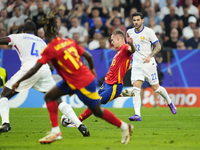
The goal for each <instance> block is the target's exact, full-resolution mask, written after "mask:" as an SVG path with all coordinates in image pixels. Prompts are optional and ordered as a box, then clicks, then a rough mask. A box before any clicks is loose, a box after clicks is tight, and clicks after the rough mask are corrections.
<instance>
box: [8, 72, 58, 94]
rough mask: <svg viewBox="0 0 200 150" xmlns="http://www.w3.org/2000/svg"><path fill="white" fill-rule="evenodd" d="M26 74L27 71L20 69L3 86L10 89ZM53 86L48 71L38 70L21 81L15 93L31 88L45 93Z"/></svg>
mask: <svg viewBox="0 0 200 150" xmlns="http://www.w3.org/2000/svg"><path fill="white" fill-rule="evenodd" d="M26 73H27V71H24V70H22V69H20V70H19V71H18V72H17V73H15V74H14V75H13V76H12V77H11V79H10V80H9V81H8V82H7V83H6V84H5V86H6V87H7V88H9V89H12V85H13V84H15V83H16V82H17V81H18V80H19V79H20V78H21V77H23V76H24V75H25V74H26ZM54 85H56V82H55V81H54V79H53V77H52V74H51V71H50V69H39V70H38V71H37V72H36V73H35V74H34V75H33V76H32V77H30V78H28V79H27V80H24V81H22V82H21V83H20V84H19V87H18V88H17V89H16V91H17V92H22V91H24V90H28V89H30V88H32V87H33V88H34V89H36V90H37V91H40V92H47V91H49V90H50V89H51V88H52V87H53V86H54Z"/></svg>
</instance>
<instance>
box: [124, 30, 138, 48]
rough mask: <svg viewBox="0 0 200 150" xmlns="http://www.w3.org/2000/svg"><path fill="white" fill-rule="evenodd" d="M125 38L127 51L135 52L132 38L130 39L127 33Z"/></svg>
mask: <svg viewBox="0 0 200 150" xmlns="http://www.w3.org/2000/svg"><path fill="white" fill-rule="evenodd" d="M126 38H127V42H128V45H130V47H129V49H128V50H129V51H130V52H135V51H136V47H135V45H134V44H133V38H131V37H130V36H129V34H128V33H127V34H126Z"/></svg>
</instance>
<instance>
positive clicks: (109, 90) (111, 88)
mask: <svg viewBox="0 0 200 150" xmlns="http://www.w3.org/2000/svg"><path fill="white" fill-rule="evenodd" d="M122 88H123V85H122V84H107V83H105V81H104V82H103V85H102V86H101V87H100V90H99V92H98V93H99V95H100V97H101V98H100V99H101V104H106V103H108V102H110V101H112V100H113V99H114V98H116V97H117V96H119V95H120V94H121V92H122Z"/></svg>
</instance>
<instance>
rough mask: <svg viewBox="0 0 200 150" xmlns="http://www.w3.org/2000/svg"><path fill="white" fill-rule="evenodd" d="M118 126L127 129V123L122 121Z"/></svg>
mask: <svg viewBox="0 0 200 150" xmlns="http://www.w3.org/2000/svg"><path fill="white" fill-rule="evenodd" d="M120 128H121V129H122V130H123V131H124V130H127V129H128V124H127V123H125V122H123V121H122V124H121V126H120Z"/></svg>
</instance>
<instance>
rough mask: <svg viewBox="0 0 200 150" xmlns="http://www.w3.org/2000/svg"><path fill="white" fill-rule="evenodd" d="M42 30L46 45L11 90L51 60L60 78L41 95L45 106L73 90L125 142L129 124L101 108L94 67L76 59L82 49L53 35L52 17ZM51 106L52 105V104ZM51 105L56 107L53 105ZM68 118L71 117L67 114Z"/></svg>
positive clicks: (55, 31)
mask: <svg viewBox="0 0 200 150" xmlns="http://www.w3.org/2000/svg"><path fill="white" fill-rule="evenodd" d="M44 29H45V37H46V40H47V41H48V43H49V44H48V46H47V47H46V48H45V49H44V51H43V52H42V54H41V56H42V58H41V59H39V60H38V61H37V63H36V64H35V66H34V67H33V68H32V69H30V70H29V71H28V72H27V74H25V75H24V76H23V77H22V78H21V79H19V80H18V81H17V82H16V83H15V84H14V85H13V87H12V89H13V90H15V89H16V88H17V87H18V86H19V84H20V82H22V81H23V80H26V79H28V78H29V77H31V76H32V75H34V74H35V73H36V72H37V71H38V70H39V68H40V67H41V66H42V65H43V64H45V63H47V62H49V61H51V62H52V64H53V65H54V67H55V68H56V70H57V72H58V73H59V74H60V75H61V77H62V78H63V80H62V81H60V82H59V83H57V84H56V86H54V87H53V88H52V89H51V90H50V91H49V92H47V93H46V94H45V97H44V98H45V101H46V103H47V105H48V104H49V103H52V102H54V101H55V100H56V99H57V98H59V97H61V96H63V95H66V94H74V93H75V94H77V95H78V97H79V98H80V100H81V101H82V102H83V103H84V104H85V105H87V106H88V107H89V108H90V110H91V111H92V112H93V113H94V115H95V116H97V117H100V118H102V119H104V120H106V121H107V122H109V123H111V124H113V125H115V126H117V127H119V128H121V130H122V140H121V142H122V143H123V144H127V143H128V142H129V141H130V137H131V130H132V129H133V126H132V125H130V124H127V123H125V122H123V121H121V120H120V119H119V118H117V117H116V116H115V115H114V114H113V113H112V112H110V111H109V110H107V109H104V108H102V107H101V102H100V96H99V94H98V93H97V92H96V86H97V84H96V79H95V75H94V73H95V70H94V66H93V65H92V66H90V70H89V68H87V67H86V66H85V65H84V64H83V63H82V61H81V60H80V56H81V55H84V53H85V51H84V49H82V48H81V47H80V46H79V45H78V44H77V43H76V42H74V41H73V40H70V39H67V40H63V39H61V38H59V37H57V26H56V23H55V18H50V19H49V20H48V21H47V23H46V25H45V26H44ZM113 40H114V37H113ZM91 61H92V60H91ZM51 107H53V103H52V105H51ZM54 107H56V105H55V106H54ZM59 107H60V106H59ZM50 113H51V112H50ZM52 113H54V112H52ZM68 118H69V119H71V118H70V117H69V116H68ZM52 119H55V118H51V117H50V120H52ZM56 119H57V118H56ZM80 126H81V125H80ZM80 126H79V127H78V128H79V130H83V132H82V133H83V135H84V136H89V131H88V130H87V128H85V127H84V126H83V127H80ZM48 138H49V135H47V136H46V137H44V138H42V139H40V142H41V143H43V142H44V141H46V140H47V139H48ZM55 140H56V139H55Z"/></svg>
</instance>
